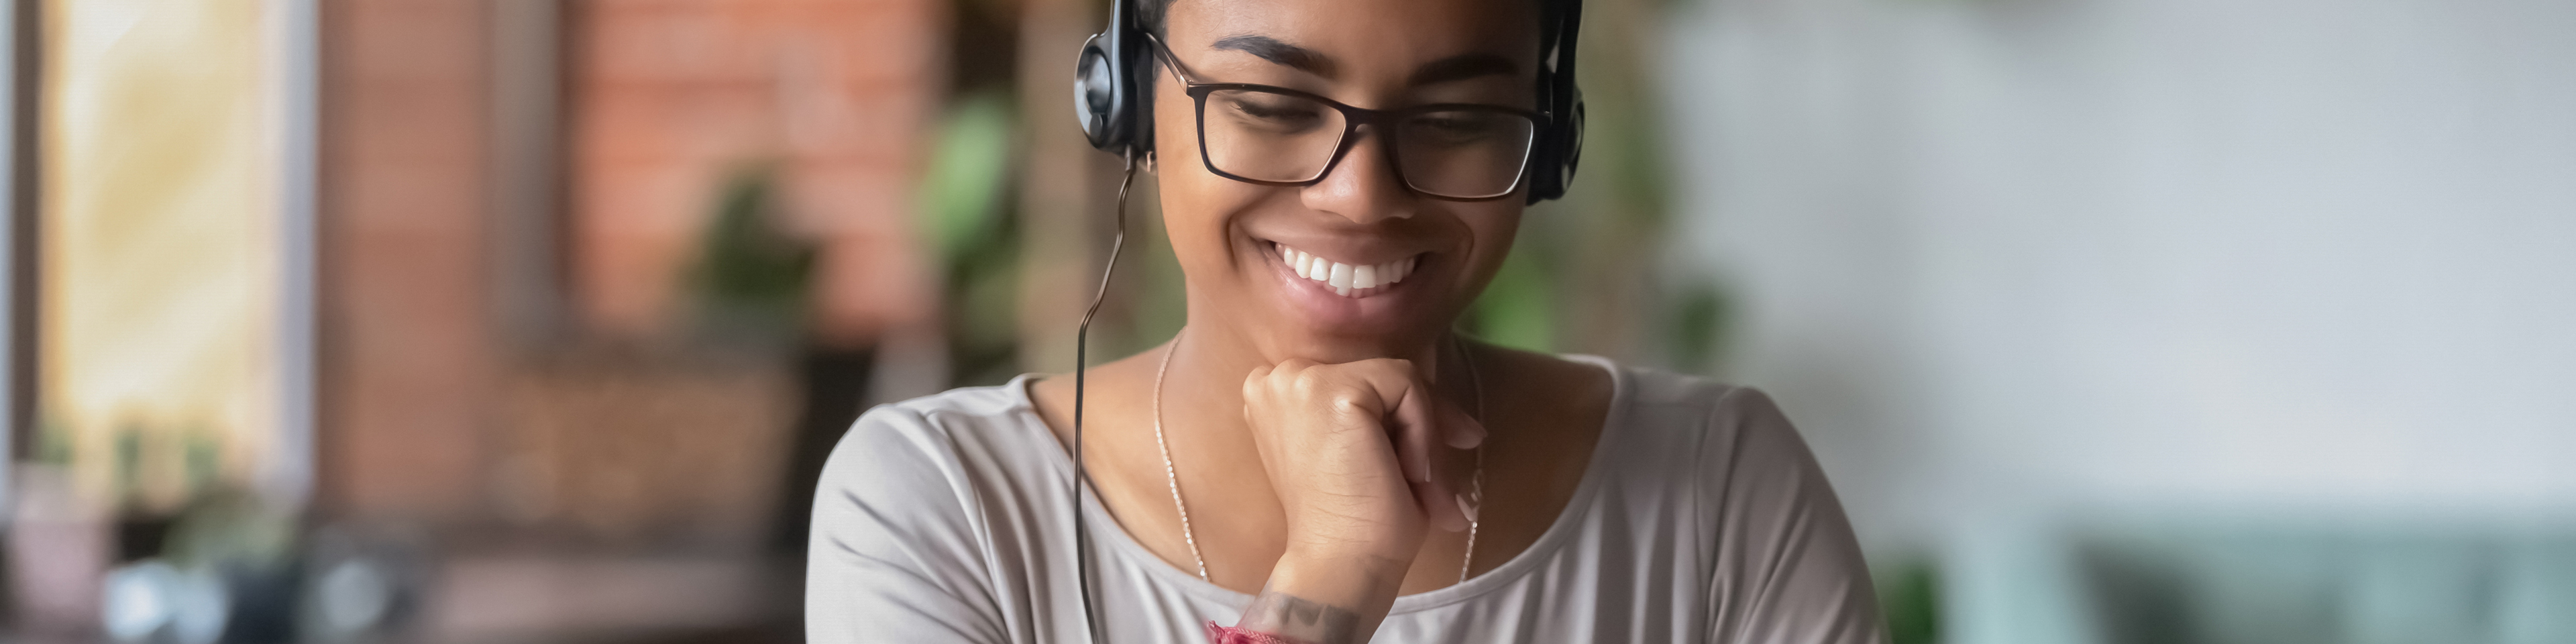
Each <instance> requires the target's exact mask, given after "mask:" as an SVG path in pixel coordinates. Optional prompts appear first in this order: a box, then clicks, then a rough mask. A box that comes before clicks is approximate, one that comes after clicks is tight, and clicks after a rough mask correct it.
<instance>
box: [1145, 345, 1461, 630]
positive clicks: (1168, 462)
mask: <svg viewBox="0 0 2576 644" xmlns="http://www.w3.org/2000/svg"><path fill="white" fill-rule="evenodd" d="M1183 330H1187V328H1186V327H1184V328H1183ZM1453 339H1454V336H1453ZM1180 346H1181V338H1180V337H1179V336H1178V335H1175V336H1173V337H1172V342H1171V344H1166V345H1163V358H1162V363H1161V364H1160V365H1157V366H1155V367H1154V451H1156V452H1159V453H1161V454H1162V456H1163V485H1164V486H1165V487H1166V488H1169V489H1170V490H1171V491H1172V509H1173V510H1175V511H1178V512H1179V513H1180V515H1181V543H1185V544H1189V547H1190V562H1191V563H1194V564H1197V565H1198V568H1199V581H1205V582H1208V583H1216V582H1214V581H1212V580H1210V579H1208V571H1207V558H1206V557H1204V556H1201V555H1200V554H1199V540H1198V537H1197V536H1196V535H1197V531H1196V530H1193V529H1191V528H1190V506H1189V504H1188V503H1183V502H1182V501H1181V477H1180V475H1179V474H1177V473H1176V472H1175V470H1174V469H1173V468H1172V449H1171V447H1170V446H1169V445H1168V444H1167V443H1165V442H1164V440H1163V374H1165V373H1169V372H1170V371H1171V370H1172V351H1174V350H1177V349H1179V348H1180ZM1453 346H1454V348H1456V349H1457V350H1458V357H1459V359H1460V361H1462V362H1465V363H1466V366H1467V382H1468V386H1469V387H1470V388H1472V389H1475V390H1476V422H1479V423H1481V422H1485V380H1484V376H1483V374H1479V373H1477V372H1476V371H1477V370H1476V357H1475V356H1474V355H1472V354H1469V353H1467V347H1466V346H1464V345H1453ZM1467 503H1468V504H1469V505H1471V506H1476V507H1482V506H1483V505H1484V503H1485V446H1484V444H1482V443H1479V444H1477V445H1476V473H1475V474H1474V475H1473V476H1472V477H1470V478H1469V479H1468V484H1467ZM1461 509H1462V510H1463V509H1464V508H1461ZM1477 523H1478V522H1477V520H1476V517H1475V515H1473V514H1470V515H1468V517H1467V555H1466V557H1465V561H1461V562H1459V563H1458V583H1462V584H1463V583H1467V571H1468V570H1470V569H1472V568H1473V567H1474V566H1475V564H1476V527H1477Z"/></svg>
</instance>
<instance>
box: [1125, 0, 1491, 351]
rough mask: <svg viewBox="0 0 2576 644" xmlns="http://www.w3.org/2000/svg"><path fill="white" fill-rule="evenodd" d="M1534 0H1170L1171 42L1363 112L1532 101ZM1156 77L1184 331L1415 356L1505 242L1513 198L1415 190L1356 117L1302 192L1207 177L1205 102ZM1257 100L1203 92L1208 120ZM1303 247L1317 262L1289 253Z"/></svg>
mask: <svg viewBox="0 0 2576 644" xmlns="http://www.w3.org/2000/svg"><path fill="white" fill-rule="evenodd" d="M1532 4H1533V3H1531V2H1529V1H1528V0H1176V1H1175V2H1173V3H1172V5H1171V7H1170V9H1169V11H1168V13H1167V14H1166V15H1167V18H1166V22H1165V35H1164V37H1163V43H1164V44H1165V45H1166V46H1167V47H1169V48H1170V50H1171V52H1172V54H1173V56H1174V58H1175V59H1176V60H1177V61H1178V62H1179V64H1180V65H1181V66H1182V69H1183V70H1185V72H1186V73H1187V74H1189V75H1190V76H1191V79H1192V80H1195V81H1197V82H1200V83H1256V84H1262V85H1275V86H1281V87H1287V88H1291V89H1297V90H1303V91H1306V92H1311V93H1314V94H1319V95H1322V96H1324V97H1327V98H1330V99H1332V100H1335V101H1339V102H1342V103H1344V104H1348V105H1352V106H1355V107H1362V108H1373V109H1392V108H1401V107H1407V106H1413V105H1422V104H1429V103H1481V104H1489V105H1500V106H1506V107H1512V108H1519V109H1531V107H1532V105H1531V104H1532V102H1533V100H1532V98H1533V88H1534V87H1535V82H1536V81H1535V78H1536V73H1535V71H1534V70H1535V69H1536V64H1537V62H1536V60H1535V57H1536V54H1537V51H1538V42H1537V41H1538V28H1537V18H1536V16H1535V15H1534V13H1533V12H1534V11H1535V8H1534V7H1533V6H1532ZM1156 83H1157V85H1156V89H1155V105H1154V110H1155V111H1154V127H1155V138H1154V140H1155V141H1156V142H1157V143H1156V146H1157V148H1158V150H1157V157H1158V159H1157V166H1158V168H1157V170H1156V174H1157V177H1158V178H1159V179H1160V181H1161V186H1162V203H1163V219H1164V226H1165V228H1166V230H1168V231H1169V233H1170V235H1171V239H1172V248H1173V251H1174V253H1175V254H1176V255H1177V256H1178V257H1179V259H1180V264H1181V269H1182V271H1183V272H1184V273H1185V274H1186V275H1187V277H1188V290H1189V298H1190V315H1191V318H1192V320H1193V324H1194V325H1199V324H1204V323H1207V322H1215V323H1217V325H1219V326H1223V327H1226V328H1227V329H1230V330H1232V331H1233V332H1234V333H1235V334H1238V335H1240V336H1241V337H1243V338H1245V339H1247V340H1250V341H1251V342H1252V343H1253V344H1254V347H1255V349H1256V350H1258V351H1260V352H1261V353H1262V354H1264V356H1265V357H1267V358H1270V359H1273V360H1280V359H1287V358H1306V359H1312V360H1317V361H1322V362H1345V361H1349V360H1357V359H1363V358H1370V357H1381V356H1391V357H1408V358H1409V357H1417V355H1418V354H1419V352H1421V351H1422V350H1424V349H1425V348H1427V347H1429V346H1430V343H1431V342H1433V341H1435V340H1436V339H1438V338H1439V337H1440V335H1441V334H1442V333H1444V332H1445V331H1446V330H1447V329H1448V328H1449V326H1450V324H1451V322H1452V321H1453V320H1455V319H1456V318H1457V316H1458V314H1459V312H1460V311H1461V310H1463V309H1464V308H1465V307H1466V306H1467V305H1468V303H1469V302H1471V301H1472V300H1474V299H1475V296H1476V294H1477V293H1478V292H1479V291H1481V290H1483V288H1484V286H1485V283H1486V281H1487V280H1489V279H1491V278H1492V277H1493V274H1494V271H1495V270H1496V269H1497V268H1498V267H1499V266H1500V265H1501V263H1502V260H1503V255H1504V253H1506V252H1508V251H1509V250H1510V249H1511V245H1512V236H1513V233H1514V232H1515V230H1517V228H1518V226H1519V223H1520V215H1521V208H1522V205H1521V204H1522V202H1523V198H1522V193H1521V192H1514V193H1512V194H1511V195H1509V196H1505V197H1503V198H1499V199H1490V200H1484V201H1449V200H1442V199H1436V198H1432V197H1427V196H1423V195H1419V194H1416V193H1414V192H1413V191H1412V190H1410V189H1408V188H1407V187H1406V185H1405V183H1404V181H1403V180H1402V179H1400V178H1398V176H1397V174H1396V171H1395V169H1394V168H1393V167H1391V164H1390V163H1388V161H1387V159H1388V156H1387V150H1386V145H1387V137H1386V136H1385V135H1384V133H1381V132H1377V131H1374V128H1370V127H1366V126H1363V127H1361V128H1360V130H1359V132H1358V133H1357V134H1355V135H1354V136H1356V137H1357V138H1356V139H1355V141H1354V143H1353V145H1352V147H1351V149H1350V150H1349V151H1348V152H1347V153H1345V154H1344V155H1343V157H1342V159H1341V161H1340V162H1339V163H1338V164H1336V165H1334V166H1333V167H1332V170H1331V172H1330V173H1329V174H1326V175H1325V176H1324V177H1323V179H1322V180H1321V181H1320V182H1318V183H1316V184H1314V185H1311V186H1304V187H1283V186H1265V185H1259V184H1252V183H1245V182H1241V181H1236V180H1233V179H1229V178H1226V177H1222V176H1218V175H1216V174H1213V173H1211V172H1210V171H1209V169H1208V167H1207V165H1206V164H1205V163H1203V162H1202V160H1201V155H1200V149H1199V147H1200V146H1199V143H1200V141H1199V129H1198V121H1197V116H1198V115H1197V112H1196V109H1197V108H1196V107H1195V106H1194V102H1193V101H1192V100H1191V98H1190V97H1189V96H1188V95H1187V94H1186V93H1185V91H1184V90H1185V87H1184V86H1183V83H1182V81H1181V80H1180V79H1179V78H1176V77H1175V75H1174V74H1172V73H1170V72H1169V70H1168V69H1165V70H1164V71H1163V72H1162V73H1159V74H1158V75H1157V76H1156ZM1260 109H1263V108H1262V107H1261V106H1258V105H1249V106H1247V105H1243V104H1229V103H1228V102H1227V101H1222V100H1217V99H1214V98H1212V99H1211V100H1209V101H1208V103H1207V112H1208V113H1207V118H1208V120H1209V122H1210V123H1211V124H1214V123H1217V122H1218V121H1219V120H1220V119H1225V118H1238V117H1243V116H1244V114H1243V113H1241V111H1242V110H1260ZM1212 139H1213V137H1212ZM1212 142H1214V141H1213V140H1212ZM1210 152H1211V153H1218V154H1222V152H1218V151H1216V150H1211V151H1210ZM1238 174H1240V173H1238ZM1521 190H1527V188H1526V186H1524V187H1522V188H1521ZM1305 257H1313V258H1320V259H1321V261H1322V263H1321V264H1317V263H1314V262H1315V260H1311V259H1308V260H1304V261H1303V262H1298V261H1297V260H1298V259H1300V258H1305ZM1299 263H1303V264H1304V267H1306V268H1317V267H1320V269H1321V272H1323V273H1326V274H1329V273H1331V272H1333V271H1336V270H1339V271H1344V272H1346V273H1347V274H1348V275H1347V276H1346V277H1345V278H1344V279H1345V280H1346V283H1349V284H1351V285H1353V286H1356V285H1357V284H1359V283H1364V282H1363V281H1361V280H1360V274H1361V273H1363V272H1365V273H1370V274H1373V275H1370V276H1371V277H1374V278H1376V280H1375V281H1377V282H1380V283H1379V284H1378V285H1376V286H1373V287H1370V288H1364V289H1363V288H1354V289H1352V290H1350V291H1349V292H1347V293H1346V292H1344V291H1343V290H1342V289H1339V288H1336V287H1335V286H1334V282H1333V281H1331V279H1330V278H1329V277H1328V278H1327V279H1326V280H1321V281H1319V280H1315V279H1309V278H1307V277H1303V276H1301V275H1300V274H1299V269H1300V266H1298V265H1297V264H1299ZM1333 264H1338V265H1340V266H1333ZM1363 267H1365V268H1366V269H1367V270H1365V271H1363V270H1362V269H1363ZM1399 276H1400V278H1401V279H1400V280H1397V281H1395V282H1394V283H1392V284H1386V283H1384V282H1386V281H1388V280H1390V279H1395V278H1397V277H1399Z"/></svg>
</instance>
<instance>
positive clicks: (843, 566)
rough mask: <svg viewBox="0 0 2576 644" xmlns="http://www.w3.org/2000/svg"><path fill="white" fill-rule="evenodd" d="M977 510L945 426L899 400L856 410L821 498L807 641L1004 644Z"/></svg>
mask: <svg viewBox="0 0 2576 644" xmlns="http://www.w3.org/2000/svg"><path fill="white" fill-rule="evenodd" d="M976 505H977V504H976V496H975V492H974V489H973V487H972V485H971V483H970V479H969V477H968V476H966V474H965V469H964V467H963V464H962V463H961V461H960V459H959V457H958V451H957V449H955V447H954V445H953V444H951V442H950V441H949V440H948V439H947V434H946V433H945V432H943V431H940V429H939V428H938V427H936V426H934V425H933V424H932V423H930V422H929V420H928V419H926V418H924V417H923V416H922V415H921V414H920V413H918V412H915V411H912V410H909V409H906V408H903V407H897V406H879V407H877V408H876V409H872V410H869V411H868V413H867V414H865V415H863V416H861V417H860V418H859V420H858V422H857V423H856V424H855V425H853V426H852V427H851V428H850V431H849V433H848V434H846V435H844V436H843V437H842V438H841V442H840V444H839V445H838V446H836V447H834V448H833V449H832V456H831V459H830V460H829V461H828V462H827V463H826V464H825V465H824V467H823V476H822V482H821V484H820V486H819V488H818V489H816V490H815V494H814V531H813V534H812V538H811V539H810V540H809V542H808V545H807V546H806V547H807V549H808V550H807V553H806V570H805V636H806V639H807V641H810V642H815V643H817V644H855V643H861V642H901V643H905V644H910V643H915V642H981V643H989V644H1001V643H1002V642H1005V641H1007V639H1008V637H1007V635H1006V631H1007V627H1006V625H1005V624H1004V620H1003V618H1002V610H1001V607H1000V601H999V600H998V599H997V596H996V594H995V592H994V590H993V585H992V583H993V582H992V577H991V576H990V574H989V573H990V569H991V565H990V559H989V558H988V557H985V556H983V553H984V552H985V551H986V548H985V544H986V540H985V539H984V535H985V532H984V530H982V529H981V527H980V524H979V521H978V518H977V517H978V515H979V513H978V511H977V510H976Z"/></svg>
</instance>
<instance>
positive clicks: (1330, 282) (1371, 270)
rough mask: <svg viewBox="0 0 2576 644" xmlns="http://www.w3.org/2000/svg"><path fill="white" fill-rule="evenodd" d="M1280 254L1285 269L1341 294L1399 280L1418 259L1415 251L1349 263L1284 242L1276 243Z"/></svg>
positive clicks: (1377, 286)
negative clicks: (1375, 261)
mask: <svg viewBox="0 0 2576 644" xmlns="http://www.w3.org/2000/svg"><path fill="white" fill-rule="evenodd" d="M1279 257H1280V260H1281V261H1285V262H1287V263H1288V270H1289V271H1290V272H1294V273H1296V274H1297V276H1298V277H1301V278H1305V279H1310V280H1314V281H1318V282H1323V284H1322V286H1324V287H1326V288H1330V289H1333V292H1335V293H1340V294H1342V295H1343V296H1344V297H1348V296H1350V295H1351V294H1352V293H1357V292H1360V291H1366V290H1369V289H1373V288H1383V287H1388V286H1393V285H1395V283H1397V282H1402V281H1404V278H1406V277H1409V276H1412V275H1413V265H1414V262H1415V261H1417V260H1420V259H1421V257H1420V256H1418V255H1417V256H1413V257H1406V258H1404V259H1399V260H1395V261H1392V262H1387V263H1384V264H1370V265H1352V264H1344V263H1340V262H1335V261H1332V260H1328V259H1324V258H1323V257H1320V256H1317V255H1315V254H1313V253H1308V252H1306V251H1302V250H1297V249H1294V248H1289V247H1288V245H1286V244H1280V245H1279Z"/></svg>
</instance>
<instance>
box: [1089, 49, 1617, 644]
mask: <svg viewBox="0 0 2576 644" xmlns="http://www.w3.org/2000/svg"><path fill="white" fill-rule="evenodd" d="M1137 1H1139V0H1111V2H1110V8H1109V26H1108V28H1107V29H1104V30H1102V31H1101V32H1100V33H1098V34H1094V35H1092V36H1091V39H1090V40H1086V41H1083V43H1082V54H1081V57H1080V58H1079V59H1077V60H1076V62H1075V69H1074V80H1073V109H1074V117H1075V118H1076V119H1079V120H1080V121H1081V122H1082V135H1083V137H1084V138H1087V139H1089V140H1090V141H1091V147H1094V148H1099V149H1100V150H1101V151H1104V152H1108V153H1110V154H1115V155H1118V156H1119V158H1120V159H1121V160H1122V161H1124V162H1125V164H1126V168H1125V170H1124V175H1123V176H1122V177H1121V178H1120V179H1119V181H1118V201H1117V219H1118V221H1117V225H1118V228H1117V232H1116V234H1115V236H1113V237H1112V238H1111V240H1110V242H1109V261H1108V265H1107V266H1106V267H1104V268H1102V269H1101V271H1100V288H1099V290H1098V291H1096V292H1094V293H1093V294H1092V296H1091V306H1090V308H1088V309H1085V310H1084V311H1083V313H1082V325H1081V326H1080V327H1079V328H1078V329H1077V330H1076V331H1075V332H1074V343H1073V347H1074V348H1073V355H1074V358H1073V548H1074V569H1075V572H1074V577H1075V584H1077V585H1078V587H1079V588H1080V589H1081V594H1082V622H1083V627H1084V630H1085V631H1086V633H1087V634H1088V635H1089V636H1090V637H1091V641H1092V642H1094V643H1097V642H1099V641H1100V640H1101V637H1100V620H1099V618H1098V616H1097V615H1096V614H1095V613H1094V612H1093V608H1092V603H1091V548H1090V533H1089V531H1087V530H1084V529H1083V524H1084V521H1083V512H1082V484H1083V482H1084V481H1085V480H1086V479H1087V477H1086V475H1085V474H1084V471H1083V460H1082V416H1083V414H1082V412H1083V398H1084V396H1083V393H1084V391H1083V390H1084V381H1083V375H1084V372H1085V371H1086V370H1087V369H1088V367H1089V366H1090V361H1089V358H1090V355H1089V346H1088V345H1089V341H1090V337H1091V320H1092V318H1093V317H1096V316H1098V315H1099V314H1100V303H1101V301H1102V300H1103V299H1105V298H1106V297H1107V296H1108V295H1109V279H1110V278H1111V277H1112V276H1115V275H1117V274H1118V254H1119V251H1120V250H1123V249H1124V248H1126V246H1127V189H1128V187H1130V186H1131V185H1133V184H1134V183H1135V180H1136V159H1137V158H1138V157H1141V156H1144V155H1146V154H1147V153H1148V152H1149V151H1151V150H1153V148H1154V122H1153V117H1154V109H1153V104H1154V100H1153V84H1152V79H1153V78H1154V69H1153V64H1154V58H1153V52H1150V51H1146V49H1145V48H1146V47H1150V46H1152V44H1150V43H1149V42H1148V41H1147V40H1146V37H1145V25H1144V24H1143V23H1142V22H1140V21H1139V20H1138V17H1137V16H1136V15H1135V13H1133V12H1130V11H1128V7H1127V5H1129V4H1131V3H1134V2H1137ZM1537 1H1538V2H1539V4H1540V10H1539V61H1540V65H1539V70H1538V86H1537V90H1538V106H1539V112H1540V113H1541V114H1542V115H1544V116H1546V117H1547V118H1546V121H1545V122H1544V123H1541V124H1539V131H1538V133H1537V134H1536V135H1535V136H1534V137H1533V138H1534V139H1535V140H1533V141H1532V142H1531V143H1532V145H1531V148H1530V158H1529V161H1528V163H1526V164H1524V165H1523V167H1522V169H1521V172H1522V173H1523V174H1524V177H1523V181H1522V184H1523V185H1525V186H1527V190H1528V192H1527V201H1526V203H1529V204H1536V203H1538V202H1541V201H1547V200H1550V199H1556V198H1560V197H1563V196H1565V190H1566V188H1567V187H1568V186H1570V185H1572V184H1573V182H1574V167H1575V164H1576V163H1577V162H1578V161H1580V160H1581V159H1582V151H1583V90H1582V89H1581V88H1578V87H1576V86H1575V84H1574V68H1575V65H1574V54H1575V49H1576V48H1575V36H1576V34H1577V33H1578V32H1579V31H1581V29H1580V28H1581V26H1582V22H1583V0H1537Z"/></svg>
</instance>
